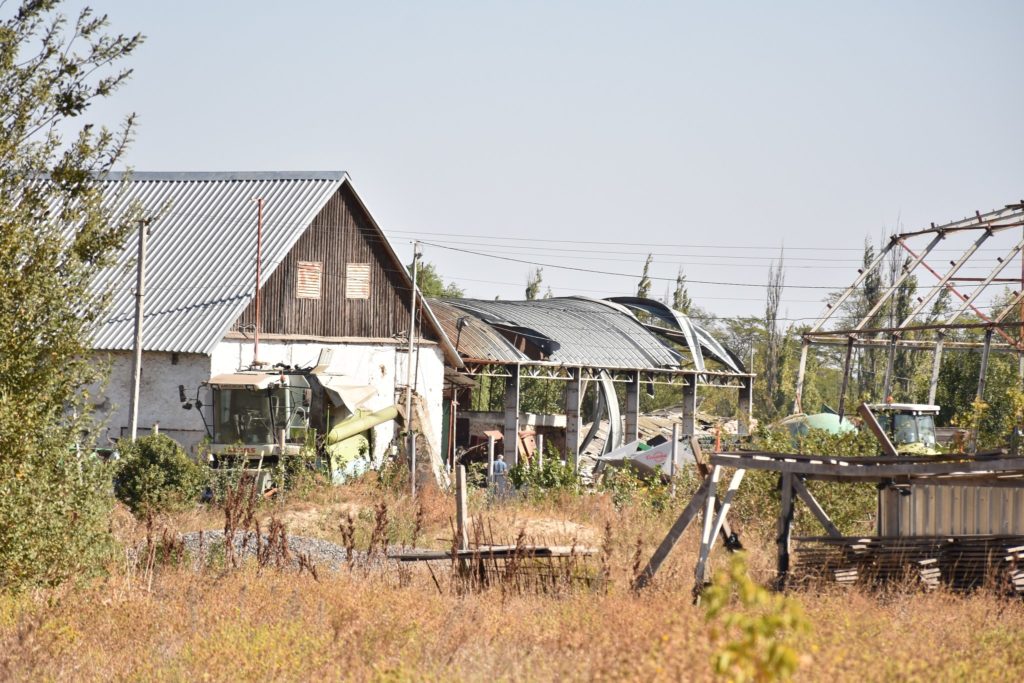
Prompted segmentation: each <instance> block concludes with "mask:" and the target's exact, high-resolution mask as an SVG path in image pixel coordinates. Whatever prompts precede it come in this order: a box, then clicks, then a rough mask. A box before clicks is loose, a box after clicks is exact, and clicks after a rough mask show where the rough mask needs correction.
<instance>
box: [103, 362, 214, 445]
mask: <svg viewBox="0 0 1024 683" xmlns="http://www.w3.org/2000/svg"><path fill="white" fill-rule="evenodd" d="M94 357H95V359H96V362H98V363H109V375H108V381H107V383H106V388H105V390H102V391H101V392H100V393H97V389H96V388H95V387H93V388H92V390H91V391H90V396H92V398H91V401H90V402H91V403H92V404H93V406H94V408H95V410H96V416H97V418H98V419H99V420H100V421H101V422H100V428H99V430H98V433H97V437H98V438H97V440H96V444H97V445H98V446H100V447H108V446H111V445H112V444H113V441H112V439H117V438H120V437H122V436H128V435H129V430H130V425H131V420H130V416H129V414H128V411H129V408H130V406H131V390H132V354H131V353H129V352H125V351H118V352H110V353H105V352H97V353H96V354H95V356H94ZM209 378H210V358H209V357H208V356H203V355H200V354H192V353H181V354H171V353H161V352H149V351H147V352H145V353H143V354H142V381H141V382H140V385H139V434H141V435H145V434H149V433H150V430H151V429H152V427H153V425H154V424H156V423H159V424H160V431H161V433H163V434H166V435H167V436H169V437H171V438H172V439H174V440H175V441H177V442H179V443H180V444H181V445H182V446H184V447H185V450H187V451H188V452H190V453H195V449H196V447H197V446H198V445H199V443H200V442H201V441H202V440H203V438H204V437H205V436H206V430H205V429H204V428H203V422H202V419H201V418H200V416H199V415H198V413H197V411H196V409H195V408H193V409H192V410H185V409H184V408H182V406H181V401H180V400H179V397H178V385H179V384H181V385H184V386H185V393H186V395H187V396H188V397H189V399H194V398H195V395H196V388H197V387H198V386H199V384H200V383H201V382H203V381H205V380H208V379H209Z"/></svg>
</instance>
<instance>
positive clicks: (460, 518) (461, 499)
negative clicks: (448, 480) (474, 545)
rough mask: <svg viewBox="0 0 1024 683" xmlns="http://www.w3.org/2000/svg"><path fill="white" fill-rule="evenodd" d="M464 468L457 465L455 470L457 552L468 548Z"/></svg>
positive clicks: (467, 510)
mask: <svg viewBox="0 0 1024 683" xmlns="http://www.w3.org/2000/svg"><path fill="white" fill-rule="evenodd" d="M467 498H468V496H467V494H466V466H465V465H459V466H458V467H456V468H455V531H456V534H457V536H458V539H457V542H458V544H459V548H458V549H459V550H467V549H468V548H469V529H468V528H467V522H468V520H469V509H468V506H467V504H466V500H467Z"/></svg>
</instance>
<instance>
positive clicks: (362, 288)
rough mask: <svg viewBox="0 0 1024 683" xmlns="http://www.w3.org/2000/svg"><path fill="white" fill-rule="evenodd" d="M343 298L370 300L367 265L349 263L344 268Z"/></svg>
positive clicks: (368, 269) (368, 268) (368, 267)
mask: <svg viewBox="0 0 1024 683" xmlns="http://www.w3.org/2000/svg"><path fill="white" fill-rule="evenodd" d="M345 298H346V299H369V298H370V264H369V263H349V264H347V265H346V266H345Z"/></svg>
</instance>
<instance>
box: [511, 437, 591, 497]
mask: <svg viewBox="0 0 1024 683" xmlns="http://www.w3.org/2000/svg"><path fill="white" fill-rule="evenodd" d="M544 450H545V451H546V453H545V455H544V464H543V465H536V464H534V465H533V466H530V465H528V464H527V463H525V462H522V461H520V462H518V463H516V464H515V465H513V466H512V467H510V468H509V469H508V480H509V483H511V484H512V486H513V487H514V488H516V489H524V490H527V491H529V492H530V493H531V494H533V493H544V492H566V493H579V491H580V480H579V476H578V475H577V474H576V470H575V469H574V468H573V465H572V463H571V462H568V461H567V462H565V463H563V462H562V461H561V459H560V457H559V454H558V452H557V451H556V450H555V449H554V448H552V447H550V446H547V447H546V448H545V449H544Z"/></svg>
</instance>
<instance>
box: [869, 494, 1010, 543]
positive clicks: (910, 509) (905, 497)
mask: <svg viewBox="0 0 1024 683" xmlns="http://www.w3.org/2000/svg"><path fill="white" fill-rule="evenodd" d="M903 491H904V493H901V492H900V491H899V490H898V489H892V488H890V489H884V490H882V491H881V492H879V512H880V514H881V520H880V527H879V529H880V532H881V534H882V535H884V536H960V535H967V534H1024V485H1021V486H1006V485H1004V486H944V485H935V484H911V485H910V488H909V493H906V491H907V489H903Z"/></svg>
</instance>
